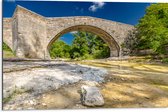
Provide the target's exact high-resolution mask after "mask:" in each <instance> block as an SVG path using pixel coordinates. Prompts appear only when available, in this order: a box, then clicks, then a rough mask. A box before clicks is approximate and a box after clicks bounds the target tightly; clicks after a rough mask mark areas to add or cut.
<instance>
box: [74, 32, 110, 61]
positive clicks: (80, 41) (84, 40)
mask: <svg viewBox="0 0 168 112" xmlns="http://www.w3.org/2000/svg"><path fill="white" fill-rule="evenodd" d="M74 37H75V39H74V41H73V43H72V51H71V52H72V53H71V55H72V57H73V58H81V59H89V58H91V59H92V58H93V59H95V58H106V57H109V55H110V50H109V47H108V45H107V44H106V43H105V42H104V41H103V40H102V39H101V38H100V37H99V36H97V35H95V34H93V33H89V32H85V31H79V32H78V33H76V34H74Z"/></svg>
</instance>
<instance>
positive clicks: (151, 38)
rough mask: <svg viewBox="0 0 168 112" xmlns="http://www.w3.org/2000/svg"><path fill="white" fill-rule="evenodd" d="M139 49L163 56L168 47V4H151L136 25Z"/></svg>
mask: <svg viewBox="0 0 168 112" xmlns="http://www.w3.org/2000/svg"><path fill="white" fill-rule="evenodd" d="M137 29H138V35H137V38H138V39H139V43H138V46H137V47H138V48H139V49H152V50H153V51H154V52H155V53H158V54H165V53H166V49H165V46H166V45H168V4H166V3H165V4H162V3H158V4H152V5H151V6H149V7H148V8H147V9H146V14H145V16H144V17H143V18H141V19H140V21H139V24H138V25H137Z"/></svg>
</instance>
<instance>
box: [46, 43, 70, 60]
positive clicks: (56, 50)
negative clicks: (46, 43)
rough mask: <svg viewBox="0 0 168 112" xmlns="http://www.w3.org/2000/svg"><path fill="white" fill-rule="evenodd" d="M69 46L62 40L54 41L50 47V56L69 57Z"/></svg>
mask: <svg viewBox="0 0 168 112" xmlns="http://www.w3.org/2000/svg"><path fill="white" fill-rule="evenodd" d="M70 50H71V47H70V46H69V45H67V44H66V43H65V42H63V41H62V40H58V41H55V42H54V43H53V44H52V45H51V47H50V51H49V52H50V56H51V58H57V57H59V58H69V57H70V54H69V52H70Z"/></svg>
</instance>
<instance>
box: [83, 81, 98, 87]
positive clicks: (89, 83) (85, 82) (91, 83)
mask: <svg viewBox="0 0 168 112" xmlns="http://www.w3.org/2000/svg"><path fill="white" fill-rule="evenodd" d="M83 84H84V85H87V86H100V84H99V83H98V82H96V81H83Z"/></svg>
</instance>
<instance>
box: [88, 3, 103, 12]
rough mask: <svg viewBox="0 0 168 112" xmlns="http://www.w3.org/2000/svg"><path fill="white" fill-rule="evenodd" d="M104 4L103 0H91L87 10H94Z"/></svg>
mask: <svg viewBox="0 0 168 112" xmlns="http://www.w3.org/2000/svg"><path fill="white" fill-rule="evenodd" d="M104 5H105V3H104V2H93V5H91V6H90V7H89V10H90V11H92V12H96V11H97V9H101V8H102V7H103V6H104Z"/></svg>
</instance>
